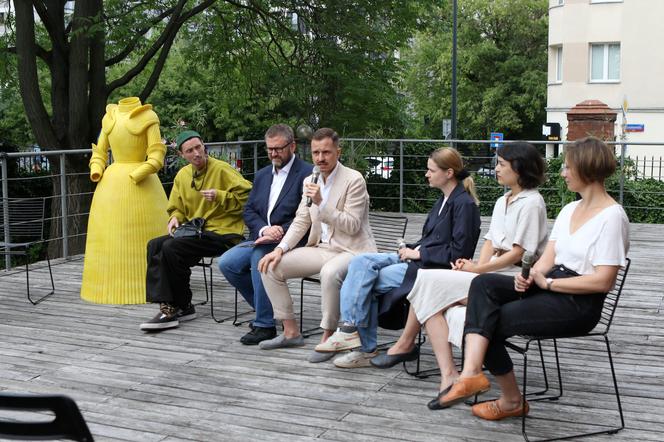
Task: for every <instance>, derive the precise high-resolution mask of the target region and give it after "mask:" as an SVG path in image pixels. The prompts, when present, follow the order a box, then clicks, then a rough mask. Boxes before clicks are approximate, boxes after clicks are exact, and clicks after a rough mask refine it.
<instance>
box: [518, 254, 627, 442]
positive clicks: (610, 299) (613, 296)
mask: <svg viewBox="0 0 664 442" xmlns="http://www.w3.org/2000/svg"><path fill="white" fill-rule="evenodd" d="M630 263H631V261H630V260H629V259H627V264H626V265H625V267H624V268H622V269H620V271H619V272H618V277H617V278H616V284H615V286H614V288H613V290H611V291H610V292H609V293H607V295H606V298H605V300H604V306H603V308H602V315H601V318H600V321H599V323H598V324H597V325H596V326H595V328H594V329H593V330H591V331H590V332H588V333H586V334H570V335H558V336H521V337H520V338H522V339H523V341H524V342H523V343H522V344H520V345H517V344H514V343H513V342H509V341H508V342H506V345H507V346H508V348H510V349H512V350H514V351H516V352H517V353H519V354H521V355H522V356H523V386H522V388H523V400H524V404H525V401H526V398H527V399H528V401H529V402H535V401H542V400H552V401H557V400H558V399H559V398H561V397H562V395H563V382H562V376H561V370H560V359H559V355H558V341H560V340H563V339H580V338H588V337H601V338H602V339H603V340H604V343H605V344H606V354H607V357H608V361H609V366H610V368H611V376H612V378H613V390H614V392H615V399H616V403H617V407H618V415H619V417H620V426H616V427H611V428H604V429H602V430H598V431H591V432H587V433H581V434H574V435H571V436H560V437H553V438H546V439H538V440H540V441H541V440H547V441H549V440H561V439H571V438H578V437H582V436H591V435H596V434H615V433H617V432H618V431H620V430H622V429H623V428H625V418H624V416H623V411H622V405H621V403H620V393H619V392H618V382H617V380H616V372H615V369H614V366H613V358H612V356H611V347H610V345H609V337H608V333H609V329H610V327H611V323H612V322H613V316H614V314H615V312H616V308H617V307H618V301H619V300H620V295H621V293H622V289H623V285H624V284H625V278H626V277H627V272H628V271H629V266H630ZM542 341H552V345H553V350H554V355H555V361H556V372H557V373H558V391H557V392H556V393H555V394H547V393H548V391H549V380H548V377H547V373H546V366H545V363H544V356H543V350H542ZM533 343H536V344H537V348H538V351H539V355H540V357H539V359H540V362H541V364H542V369H543V373H544V389H542V390H540V391H536V392H531V393H528V391H527V381H528V376H527V375H528V355H527V354H528V350H529V349H530V348H531V344H533ZM577 418H578V416H575V417H574V421H575V422H577V423H578V419H577ZM527 420H531V419H526V416H522V419H521V431H522V433H523V437H524V439H525V440H526V441H529V440H530V439H529V438H528V434H527V432H526V421H527ZM589 424H594V423H592V422H591V423H589ZM558 427H559V425H558Z"/></svg>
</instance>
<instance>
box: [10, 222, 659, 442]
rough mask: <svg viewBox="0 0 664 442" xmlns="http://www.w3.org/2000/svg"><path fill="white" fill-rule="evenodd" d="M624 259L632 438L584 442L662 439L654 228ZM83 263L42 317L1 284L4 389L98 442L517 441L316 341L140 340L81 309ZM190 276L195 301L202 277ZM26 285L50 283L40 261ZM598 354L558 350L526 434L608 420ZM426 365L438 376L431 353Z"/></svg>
mask: <svg viewBox="0 0 664 442" xmlns="http://www.w3.org/2000/svg"><path fill="white" fill-rule="evenodd" d="M485 224H486V223H485ZM418 225H421V218H420V217H418V216H413V221H412V222H411V225H410V228H409V232H410V235H409V236H410V237H417V236H418V230H419V227H418ZM486 227H487V226H486V225H485V229H486ZM630 256H631V258H632V261H633V264H632V270H631V272H630V275H629V277H628V279H627V283H626V286H625V290H624V295H623V298H622V300H621V305H620V307H619V309H618V313H617V317H616V319H615V323H614V327H613V329H612V332H611V342H612V349H613V352H614V360H615V364H616V367H617V372H618V373H617V376H618V381H619V385H620V389H621V397H622V400H623V407H624V412H625V419H626V425H627V427H626V429H625V430H623V431H621V432H620V433H618V434H617V435H614V436H599V437H594V438H591V440H607V441H608V440H611V441H623V440H630V441H636V440H639V441H641V440H647V441H655V440H657V441H659V440H662V432H664V327H663V326H662V325H663V324H664V314H663V310H664V305H663V299H664V294H663V290H662V280H663V279H664V271H663V270H662V267H663V266H664V235H663V234H662V227H661V226H650V225H633V226H632V247H631V251H630ZM82 264H83V261H82V259H81V258H80V257H79V258H78V259H73V260H69V261H60V262H58V263H57V265H56V266H55V267H54V268H55V274H56V287H57V293H56V295H55V296H53V297H52V298H50V299H48V300H47V301H45V302H43V303H41V304H39V305H37V306H32V305H30V304H29V303H28V302H27V300H26V299H25V286H24V284H25V280H24V275H23V274H21V273H10V274H6V273H0V390H2V391H13V392H33V393H46V392H49V393H64V394H67V395H70V396H72V397H73V398H74V399H75V400H76V401H77V402H78V404H79V406H80V408H81V410H82V412H83V414H84V416H85V418H86V420H87V422H88V424H89V426H90V429H91V431H92V433H93V434H94V435H95V437H96V438H97V440H125V441H175V440H194V441H220V440H234V441H235V440H288V441H298V440H313V439H322V440H353V441H368V440H413V441H416V440H417V441H420V440H483V441H484V440H492V441H511V440H514V441H518V440H523V439H522V437H521V432H520V421H519V420H517V419H510V420H507V421H504V422H497V423H491V422H482V421H480V420H478V419H476V418H474V417H472V416H471V415H470V411H469V408H468V407H466V406H463V405H461V406H457V407H454V408H452V409H449V410H446V411H438V412H432V411H429V410H428V409H427V408H426V403H427V402H428V400H429V399H431V398H432V397H433V396H434V393H435V391H436V386H437V382H438V378H437V377H434V378H429V379H425V380H421V379H416V378H412V377H411V376H409V375H407V374H406V373H404V371H403V370H402V369H401V367H395V368H393V369H390V370H376V369H358V370H342V369H337V368H335V367H334V366H333V365H332V364H331V363H322V364H310V363H308V362H307V361H306V357H307V355H308V353H309V352H310V351H311V350H312V348H313V346H314V345H315V344H316V343H317V340H318V339H317V337H311V338H309V339H307V345H306V347H305V348H303V349H288V350H275V351H262V350H260V349H258V348H257V347H248V346H243V345H241V344H240V343H239V338H240V337H241V336H242V335H243V334H244V333H246V331H247V330H248V329H247V328H246V327H245V326H240V327H234V326H233V325H232V324H231V323H230V322H226V323H223V324H216V323H214V322H213V321H212V319H211V318H210V311H209V308H208V307H207V306H202V307H199V309H198V315H199V317H198V318H197V319H196V320H194V321H191V322H187V323H185V324H183V325H182V326H181V327H180V328H179V329H176V330H170V331H167V332H163V333H156V334H145V333H142V332H140V331H139V329H138V324H139V323H140V322H141V321H142V320H144V319H147V318H149V317H151V316H152V315H153V314H154V313H155V308H154V306H150V305H138V306H110V305H93V304H89V303H86V302H83V301H81V300H80V298H79V289H80V282H81V273H82ZM194 275H195V276H194V283H193V285H194V289H195V294H196V298H198V299H199V300H200V299H201V298H202V297H204V290H203V284H202V273H201V271H200V270H196V271H195V272H194ZM32 276H33V277H34V281H35V284H40V283H41V284H43V283H44V281H45V279H44V278H45V277H46V276H47V272H46V271H45V269H44V266H43V265H42V264H41V263H40V264H38V265H37V269H36V271H35V272H34V273H33V274H32ZM215 278H216V279H215V291H216V296H215V300H217V301H218V302H219V303H220V305H219V310H218V313H217V314H218V316H228V315H229V314H231V313H232V307H233V304H232V299H233V295H232V291H231V290H230V289H229V288H228V285H227V283H226V282H225V281H224V280H223V278H222V277H221V275H220V274H219V273H217V274H215ZM40 281H41V282H40ZM307 291H308V296H307V297H306V301H305V317H306V318H307V319H306V321H305V325H308V326H313V325H316V324H317V321H318V318H319V315H320V314H319V299H318V293H317V288H316V287H315V286H311V287H308V288H307ZM380 336H381V339H385V340H387V339H388V338H390V337H392V336H394V333H387V332H384V331H381V335H380ZM601 348H602V345H601V343H600V342H599V341H597V342H592V343H591V344H587V343H578V344H576V345H574V346H570V345H565V346H563V348H562V353H563V357H562V361H561V362H562V366H563V370H564V374H563V376H564V380H565V388H566V390H565V396H564V397H563V399H561V400H560V401H559V402H549V403H542V402H538V403H535V404H533V405H532V406H531V417H530V418H529V422H530V425H532V428H533V430H532V431H533V433H534V435H537V434H538V432H541V433H547V434H548V432H549V431H551V430H555V431H559V432H562V433H564V432H566V431H569V430H572V431H573V430H575V429H578V428H580V427H582V425H581V424H580V422H583V421H585V422H593V423H597V424H604V423H606V422H607V421H609V420H610V418H611V416H612V413H614V410H615V405H614V403H613V402H612V400H611V396H610V389H609V385H610V384H609V377H608V375H607V373H608V365H607V364H606V363H605V359H604V357H603V356H602V353H599V352H596V351H595V350H597V349H601ZM582 350H583V351H582ZM423 361H424V364H425V365H426V366H432V364H433V358H432V356H431V354H430V352H429V353H428V354H427V355H426V356H424V358H423ZM519 370H520V369H519ZM519 370H518V371H519ZM531 375H532V381H533V385H538V384H541V382H542V377H541V375H540V374H539V371H538V370H536V369H533V370H531V371H529V377H530V376H531ZM597 383H599V385H596V384H597ZM492 393H494V394H495V392H492ZM3 415H4V416H7V413H6V412H0V417H1V416H3ZM9 417H12V415H11V413H10V414H9ZM545 417H547V418H550V419H551V420H550V421H545V420H543V418H545ZM583 428H586V427H583Z"/></svg>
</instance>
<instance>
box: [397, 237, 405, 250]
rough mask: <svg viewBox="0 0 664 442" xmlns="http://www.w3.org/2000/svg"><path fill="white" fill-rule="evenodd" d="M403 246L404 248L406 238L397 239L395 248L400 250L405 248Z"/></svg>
mask: <svg viewBox="0 0 664 442" xmlns="http://www.w3.org/2000/svg"><path fill="white" fill-rule="evenodd" d="M405 248H406V240H405V239H403V238H399V239H397V249H398V250H401V249H405Z"/></svg>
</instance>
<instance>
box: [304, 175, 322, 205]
mask: <svg viewBox="0 0 664 442" xmlns="http://www.w3.org/2000/svg"><path fill="white" fill-rule="evenodd" d="M319 176H320V167H318V166H314V170H312V171H311V182H312V183H313V184H316V183H317V182H318V177H319ZM311 203H312V201H311V197H310V196H308V197H307V207H311Z"/></svg>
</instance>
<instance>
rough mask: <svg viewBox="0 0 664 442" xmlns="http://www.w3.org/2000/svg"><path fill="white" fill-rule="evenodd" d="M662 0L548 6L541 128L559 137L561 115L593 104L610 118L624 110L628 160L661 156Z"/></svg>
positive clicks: (557, 0) (559, 0)
mask: <svg viewBox="0 0 664 442" xmlns="http://www.w3.org/2000/svg"><path fill="white" fill-rule="evenodd" d="M663 22H664V0H549V41H548V44H549V72H548V87H547V109H546V110H547V122H552V123H559V124H560V125H561V139H563V140H565V139H566V135H567V112H568V111H569V110H570V109H571V108H573V107H574V106H575V105H576V104H578V103H580V102H582V101H584V100H591V99H594V100H600V101H602V102H603V103H605V104H607V105H608V106H609V107H610V108H611V109H612V110H613V111H615V112H617V113H618V117H617V119H616V123H615V124H616V127H615V134H616V138H617V139H620V134H621V129H622V125H623V123H624V122H625V121H624V120H623V117H622V106H623V104H626V105H627V112H626V123H627V124H628V125H629V126H627V128H628V129H629V130H630V131H628V132H627V133H626V136H627V141H632V142H634V143H637V142H661V143H662V145H660V146H638V145H629V146H628V149H627V155H629V156H631V157H633V158H634V157H636V156H639V157H644V156H645V157H655V158H659V157H664V51H662V49H661V47H660V46H661V44H662V42H664V25H663V24H662V23H663Z"/></svg>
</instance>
